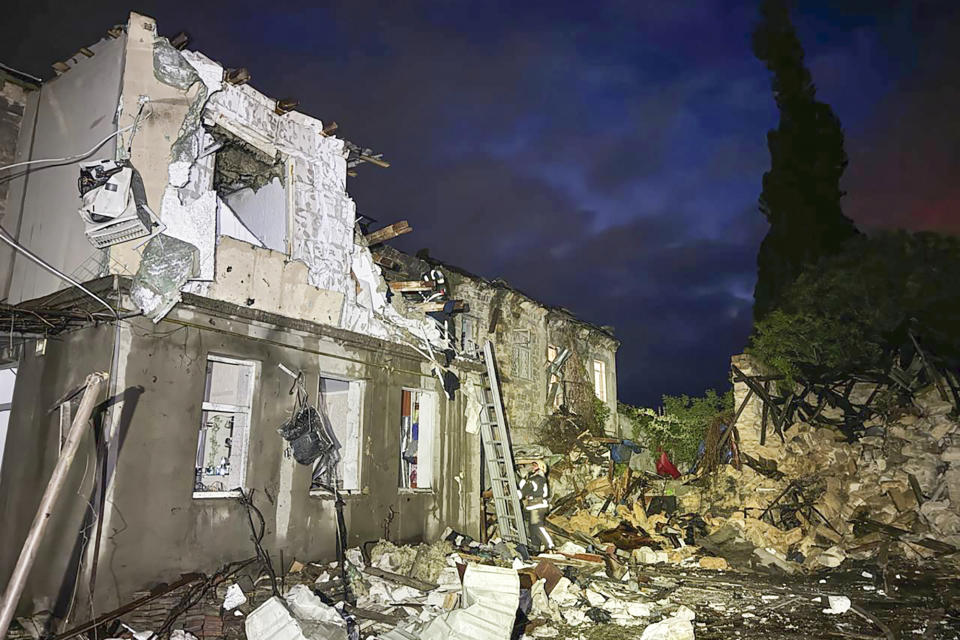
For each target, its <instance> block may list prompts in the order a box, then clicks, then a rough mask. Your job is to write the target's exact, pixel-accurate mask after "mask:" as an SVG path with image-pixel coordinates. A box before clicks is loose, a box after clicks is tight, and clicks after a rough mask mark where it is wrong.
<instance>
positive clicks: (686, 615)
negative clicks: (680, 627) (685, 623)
mask: <svg viewBox="0 0 960 640" xmlns="http://www.w3.org/2000/svg"><path fill="white" fill-rule="evenodd" d="M673 617H675V618H680V619H682V620H690V621H693V620H696V618H697V614H696V613H694V612H693V609H691V608H690V607H688V606H686V605H680V606H679V607H677V610H676V611H674V612H673Z"/></svg>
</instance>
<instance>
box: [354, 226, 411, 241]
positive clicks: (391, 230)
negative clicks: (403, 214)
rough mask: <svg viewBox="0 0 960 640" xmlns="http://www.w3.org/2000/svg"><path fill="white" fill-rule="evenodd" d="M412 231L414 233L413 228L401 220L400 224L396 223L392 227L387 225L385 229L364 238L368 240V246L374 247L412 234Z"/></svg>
mask: <svg viewBox="0 0 960 640" xmlns="http://www.w3.org/2000/svg"><path fill="white" fill-rule="evenodd" d="M411 231H413V227H411V226H410V224H409V223H408V222H407V221H406V220H401V221H400V222H394V223H393V224H391V225H387V226H386V227H384V228H383V229H377V230H376V231H374V232H372V233H368V234H367V235H366V236H364V237H365V238H366V240H367V244H368V245H373V244H380V243H381V242H386V241H387V240H389V239H391V238H396V237H397V236H402V235H403V234H405V233H410V232H411Z"/></svg>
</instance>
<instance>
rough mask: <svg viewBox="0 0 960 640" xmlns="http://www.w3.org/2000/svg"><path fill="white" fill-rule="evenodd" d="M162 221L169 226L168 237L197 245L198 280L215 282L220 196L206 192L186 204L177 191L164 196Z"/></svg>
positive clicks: (170, 187)
mask: <svg viewBox="0 0 960 640" xmlns="http://www.w3.org/2000/svg"><path fill="white" fill-rule="evenodd" d="M161 211H162V212H163V213H162V214H161V216H160V219H161V220H163V223H164V224H165V225H167V229H166V232H165V233H166V234H167V235H168V236H171V237H174V238H179V239H180V240H183V241H184V242H189V243H190V244H192V245H194V247H195V248H197V249H198V251H199V256H198V260H199V269H198V271H197V273H196V274H195V276H193V277H195V278H197V279H199V280H213V269H214V252H215V250H216V236H217V233H216V231H217V193H216V192H215V191H207V192H205V193H204V194H203V195H202V196H200V197H199V198H197V199H196V200H193V201H192V202H189V203H188V204H184V203H182V202H181V201H180V195H179V193H178V190H177V189H176V188H175V187H172V186H167V189H166V191H164V193H163V203H162V205H161Z"/></svg>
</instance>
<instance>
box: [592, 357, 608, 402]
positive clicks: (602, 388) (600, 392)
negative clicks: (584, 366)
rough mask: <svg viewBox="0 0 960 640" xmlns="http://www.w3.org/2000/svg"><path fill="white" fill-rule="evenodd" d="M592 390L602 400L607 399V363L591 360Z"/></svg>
mask: <svg viewBox="0 0 960 640" xmlns="http://www.w3.org/2000/svg"><path fill="white" fill-rule="evenodd" d="M593 391H594V393H596V394H597V397H598V398H600V400H602V401H603V402H606V401H607V363H605V362H604V361H603V360H594V361H593Z"/></svg>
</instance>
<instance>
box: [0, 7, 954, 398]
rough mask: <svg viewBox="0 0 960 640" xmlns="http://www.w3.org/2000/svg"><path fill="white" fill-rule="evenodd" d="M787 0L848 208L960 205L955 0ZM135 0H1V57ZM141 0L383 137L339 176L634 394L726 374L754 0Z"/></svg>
mask: <svg viewBox="0 0 960 640" xmlns="http://www.w3.org/2000/svg"><path fill="white" fill-rule="evenodd" d="M796 4H797V11H796V19H797V24H798V29H799V32H800V35H801V38H802V40H803V42H804V45H805V47H806V49H807V53H808V60H809V61H810V65H811V68H812V69H813V72H814V77H815V79H816V81H817V83H818V87H819V91H820V97H821V98H822V99H824V100H827V101H829V102H831V104H833V105H834V107H835V109H836V111H837V113H838V114H839V115H840V117H841V119H842V121H843V122H844V125H845V126H846V130H847V132H848V151H849V153H850V158H851V167H850V169H849V172H848V179H847V182H846V188H847V189H848V190H849V191H850V195H849V197H848V201H847V209H848V211H849V212H851V214H852V215H853V216H854V217H855V219H856V220H857V221H858V222H859V223H862V224H868V225H888V226H889V225H907V226H913V227H923V228H940V229H944V228H946V229H954V230H960V224H958V220H960V216H957V215H955V212H956V210H955V203H956V202H957V201H958V198H960V188H958V187H956V186H954V183H955V179H954V176H955V175H956V174H957V170H958V169H960V167H958V164H960V161H958V157H960V156H958V154H957V153H956V151H955V150H956V148H957V142H958V140H960V125H958V124H957V122H956V118H955V117H954V114H955V113H956V112H957V110H958V107H960V89H958V84H957V81H956V80H955V79H954V76H955V75H956V74H955V73H954V70H955V68H956V66H957V65H956V63H957V57H958V56H957V53H958V45H957V43H958V42H960V38H957V37H955V36H956V31H957V25H958V24H960V22H958V21H957V20H956V18H957V17H958V7H955V6H953V5H955V4H956V3H951V2H945V1H941V0H928V1H926V2H923V3H912V4H910V5H909V6H908V5H907V3H902V2H896V1H894V0H889V1H887V0H880V1H878V0H850V1H849V2H844V3H834V2H828V1H827V0H804V1H801V2H798V3H796ZM128 10H129V5H126V4H124V3H121V2H99V3H93V4H91V3H61V2H52V0H39V1H36V2H29V3H28V2H13V3H12V6H11V3H9V2H8V3H7V5H5V7H4V20H3V21H0V61H3V62H4V63H6V64H11V65H13V66H16V67H20V68H23V69H24V70H25V71H28V72H31V73H35V74H41V75H45V76H49V75H50V73H49V71H48V69H49V64H50V63H52V62H53V61H56V60H60V59H63V58H65V57H68V56H70V55H72V54H73V53H74V52H75V51H76V50H77V49H78V48H79V47H80V46H83V45H86V44H88V43H90V42H93V41H95V40H97V39H98V38H100V37H101V36H102V35H103V33H104V31H105V29H106V27H108V26H110V25H112V24H115V23H120V22H124V21H125V20H126V16H127V12H128ZM137 10H138V11H141V12H142V13H146V14H148V15H151V16H153V17H155V18H157V20H158V23H159V26H160V29H161V33H163V34H167V35H172V34H174V33H176V32H177V31H179V30H181V29H184V30H187V31H188V32H190V34H191V35H192V36H193V41H192V44H191V47H192V48H196V49H199V50H201V51H203V52H204V53H206V54H207V55H209V56H211V57H213V58H214V59H217V60H219V61H221V62H223V63H224V64H226V65H228V66H246V67H248V68H249V69H250V71H251V73H252V75H253V85H254V86H255V87H257V88H258V89H259V90H261V91H263V92H264V93H267V94H268V95H273V96H283V97H286V96H291V97H295V98H298V99H299V100H300V102H301V109H302V110H303V111H305V112H306V113H309V114H311V115H314V116H316V117H319V118H321V119H322V120H324V121H327V122H329V121H337V122H338V123H339V124H340V130H339V133H340V134H342V135H343V136H344V137H346V138H348V139H351V140H354V141H355V142H358V143H361V144H364V145H367V146H371V147H373V148H375V149H377V150H378V151H381V152H383V153H384V154H385V155H386V157H387V158H388V159H389V160H390V161H391V162H392V167H391V168H390V169H387V170H380V169H376V168H374V167H362V168H361V169H360V175H359V176H358V177H357V178H353V179H351V181H350V183H349V185H348V188H349V190H350V193H351V195H352V196H353V197H354V198H355V200H356V201H357V204H358V209H359V211H360V212H362V213H364V214H366V215H368V216H371V217H373V218H376V219H379V220H380V221H382V222H383V223H389V222H393V221H395V220H400V219H408V220H410V222H411V224H412V225H413V226H414V228H415V231H414V233H413V234H410V235H408V236H404V237H402V238H400V239H399V241H398V244H399V245H400V246H401V247H402V248H405V249H407V250H417V249H419V248H421V247H429V248H430V250H431V253H432V254H433V255H435V256H437V257H439V258H441V259H444V260H447V261H449V262H451V263H453V264H457V265H459V266H462V267H464V268H466V269H468V270H470V271H474V272H477V273H481V274H483V275H486V276H488V277H503V278H505V279H506V280H508V281H509V282H511V283H513V284H514V285H515V286H517V287H519V288H520V289H522V290H524V291H527V292H528V293H530V294H531V295H534V296H536V297H538V298H540V299H542V300H544V301H546V302H548V303H551V304H555V305H561V306H565V307H567V308H569V309H571V310H572V311H574V312H575V313H576V314H578V315H579V316H581V317H583V318H584V319H587V320H589V321H592V322H595V323H598V324H610V325H614V326H615V327H616V328H617V333H618V335H619V337H620V338H621V340H622V341H623V346H622V347H621V351H620V358H619V374H620V395H621V397H622V398H623V399H624V400H626V401H629V402H635V403H648V404H650V403H655V402H656V401H657V399H658V398H659V397H660V395H662V394H664V393H671V394H675V393H691V394H692V393H699V392H701V391H702V390H703V389H704V388H706V387H711V386H713V387H718V386H722V385H723V384H724V381H725V377H726V371H727V368H728V363H729V357H730V355H731V354H733V353H736V352H738V351H740V350H741V349H742V348H743V346H744V343H745V340H746V337H747V335H748V333H749V330H750V317H751V299H750V296H751V293H752V290H753V282H754V277H755V255H756V249H757V246H758V245H759V242H760V239H761V238H762V236H763V233H764V232H765V223H764V222H763V218H762V216H761V215H760V214H759V213H758V212H757V209H756V199H757V195H758V193H759V190H760V179H761V175H762V173H763V171H764V170H765V169H766V167H767V164H768V155H767V151H766V139H765V136H766V131H767V130H768V129H770V128H771V127H773V126H775V124H776V118H777V114H776V111H775V108H774V105H773V100H772V96H771V95H770V90H769V79H768V77H767V75H766V72H765V70H764V69H763V67H762V65H761V64H760V63H759V62H757V61H756V60H754V59H753V58H752V56H751V53H750V48H749V40H750V30H751V28H752V26H753V24H754V21H755V16H756V3H755V2H754V1H753V0H714V1H712V2H662V1H659V0H606V1H604V2H600V3H584V2H572V1H561V2H540V1H539V0H537V1H533V2H522V3H518V2H512V1H508V0H490V1H489V2H482V3H478V2H472V1H467V0H452V1H445V2H439V1H434V2H428V1H421V0H411V1H409V2H402V3H401V2H379V3H361V2H355V1H352V0H351V1H336V2H327V3H319V6H318V3H310V4H309V6H307V3H296V2H276V3H268V4H264V3H262V2H252V1H247V2H231V3H223V2H204V3H190V4H187V3H185V2H183V1H182V0H166V1H165V2H159V1H155V0H143V1H142V2H140V4H139V5H138V7H137Z"/></svg>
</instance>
